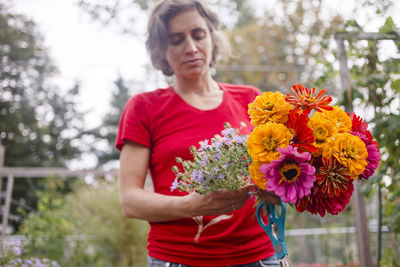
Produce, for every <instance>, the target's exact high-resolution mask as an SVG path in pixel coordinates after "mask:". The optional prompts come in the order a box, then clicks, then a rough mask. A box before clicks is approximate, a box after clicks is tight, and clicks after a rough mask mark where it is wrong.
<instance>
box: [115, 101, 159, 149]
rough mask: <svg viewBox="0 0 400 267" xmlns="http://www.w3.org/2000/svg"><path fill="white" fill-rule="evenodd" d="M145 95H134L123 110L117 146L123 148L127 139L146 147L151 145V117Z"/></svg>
mask: <svg viewBox="0 0 400 267" xmlns="http://www.w3.org/2000/svg"><path fill="white" fill-rule="evenodd" d="M146 103H147V101H145V97H144V95H142V94H138V95H135V96H133V97H132V98H131V99H130V100H129V101H128V102H127V104H126V106H125V108H124V110H123V111H122V114H121V118H120V121H119V127H118V134H117V139H116V142H115V146H116V147H117V149H118V150H121V149H122V146H123V145H124V144H125V142H126V140H130V141H134V142H136V143H139V144H141V145H144V146H146V147H149V148H150V146H151V133H150V125H149V118H148V113H147V109H146Z"/></svg>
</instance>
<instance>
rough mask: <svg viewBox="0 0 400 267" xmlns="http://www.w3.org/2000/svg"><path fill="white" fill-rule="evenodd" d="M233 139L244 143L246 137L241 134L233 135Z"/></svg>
mask: <svg viewBox="0 0 400 267" xmlns="http://www.w3.org/2000/svg"><path fill="white" fill-rule="evenodd" d="M233 140H234V141H235V142H236V144H246V141H247V137H245V136H243V135H239V136H235V137H234V138H233Z"/></svg>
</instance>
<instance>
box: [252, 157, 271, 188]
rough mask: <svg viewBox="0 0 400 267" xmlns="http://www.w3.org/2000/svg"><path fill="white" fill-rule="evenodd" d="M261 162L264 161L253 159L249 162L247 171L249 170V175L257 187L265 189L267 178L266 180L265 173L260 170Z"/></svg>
mask: <svg viewBox="0 0 400 267" xmlns="http://www.w3.org/2000/svg"><path fill="white" fill-rule="evenodd" d="M263 164H264V163H263V162H261V161H254V162H253V163H251V165H250V167H249V172H250V176H251V179H252V180H253V182H254V183H255V184H256V185H257V186H258V187H260V188H262V189H264V190H265V182H266V181H267V180H266V177H265V175H264V174H263V173H262V172H261V171H260V167H261V165H263Z"/></svg>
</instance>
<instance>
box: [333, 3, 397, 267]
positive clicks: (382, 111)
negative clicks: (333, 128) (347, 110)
mask: <svg viewBox="0 0 400 267" xmlns="http://www.w3.org/2000/svg"><path fill="white" fill-rule="evenodd" d="M379 12H382V11H379ZM345 25H346V27H345V28H344V29H343V31H345V32H347V33H348V34H349V35H350V38H349V40H348V44H349V47H348V51H347V56H348V62H349V65H350V80H351V95H352V99H351V101H352V102H353V103H355V104H354V106H355V109H359V110H364V112H365V114H367V116H365V117H366V118H367V121H368V123H369V124H371V125H372V128H373V131H372V134H373V136H374V138H375V139H376V140H377V142H378V143H379V148H380V150H381V152H382V160H381V163H380V166H379V168H378V170H377V172H376V174H375V175H374V176H372V177H371V179H370V180H369V181H368V182H367V183H365V186H364V187H363V188H362V191H363V193H364V195H366V196H368V199H369V200H371V199H372V196H373V194H374V193H376V192H377V191H378V192H380V191H382V196H383V197H382V200H383V204H382V207H383V210H384V215H385V216H384V217H383V224H384V225H387V226H388V227H389V228H390V230H391V231H392V233H393V232H394V234H393V235H391V239H389V240H387V241H386V242H384V243H383V244H384V247H383V248H384V251H383V253H384V254H383V256H382V259H384V260H382V262H381V263H382V264H384V265H385V266H398V265H399V262H400V258H399V256H398V255H399V251H398V247H399V241H398V240H397V235H398V234H399V233H400V216H399V211H400V193H399V192H400V190H399V188H400V175H399V173H400V150H399V149H398V148H397V147H398V144H399V143H400V112H399V105H400V102H399V99H400V42H399V39H397V40H385V41H384V40H368V41H367V40H357V38H355V36H356V35H357V34H358V33H361V32H363V28H362V27H361V26H360V25H359V24H358V23H357V21H349V22H348V23H346V24H345ZM379 31H380V33H381V34H383V35H384V34H392V35H395V36H399V30H398V27H396V25H395V24H394V22H393V20H392V18H390V17H388V18H387V19H386V22H385V23H384V25H383V26H382V27H381V28H380V30H379ZM352 35H354V38H353V37H352ZM390 45H392V46H391V47H390ZM388 48H390V51H393V52H391V53H388V51H389V50H388ZM396 50H397V53H396ZM333 53H334V54H335V52H333ZM327 75H328V76H330V75H331V74H330V73H329V74H327ZM342 93H343V94H342V96H341V101H340V104H342V105H347V104H348V100H349V99H348V98H347V97H346V94H347V92H346V91H345V90H344V91H342ZM378 194H380V193H378ZM378 197H379V196H378ZM379 198H380V197H379ZM378 214H379V213H378ZM376 215H377V214H376V213H375V214H373V213H371V216H373V219H376V220H380V218H379V215H378V216H376ZM376 217H378V218H376ZM378 239H379V238H378ZM378 243H379V240H378ZM378 250H379V248H378ZM378 255H379V252H378Z"/></svg>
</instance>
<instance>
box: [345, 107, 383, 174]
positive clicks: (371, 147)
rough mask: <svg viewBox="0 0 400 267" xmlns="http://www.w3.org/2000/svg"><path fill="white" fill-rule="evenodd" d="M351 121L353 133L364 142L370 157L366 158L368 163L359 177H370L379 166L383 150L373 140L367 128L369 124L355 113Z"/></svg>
mask: <svg viewBox="0 0 400 267" xmlns="http://www.w3.org/2000/svg"><path fill="white" fill-rule="evenodd" d="M351 122H352V124H353V127H352V132H351V134H352V135H355V136H358V137H359V138H360V139H361V140H362V141H363V142H364V144H365V146H366V148H367V152H368V157H367V159H366V161H367V163H368V164H367V166H366V167H365V170H364V172H363V173H362V174H361V175H360V176H359V178H361V179H368V178H369V177H370V176H371V175H372V174H374V172H375V169H376V168H378V166H379V161H380V159H381V152H380V151H379V148H378V143H377V142H376V141H374V140H373V137H372V134H371V132H370V131H368V129H367V128H368V124H367V123H366V122H365V121H364V120H363V119H362V118H361V117H359V116H357V115H356V114H355V113H353V114H352V117H351Z"/></svg>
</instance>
